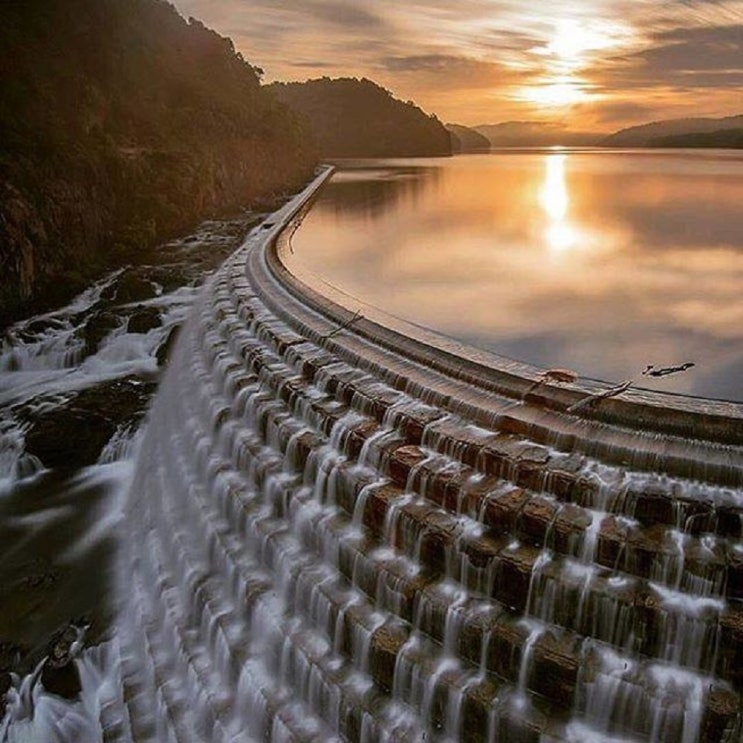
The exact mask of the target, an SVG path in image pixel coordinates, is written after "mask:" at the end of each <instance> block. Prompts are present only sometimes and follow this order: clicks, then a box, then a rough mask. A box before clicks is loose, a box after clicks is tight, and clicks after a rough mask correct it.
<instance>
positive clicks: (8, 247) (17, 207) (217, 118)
mask: <svg viewBox="0 0 743 743" xmlns="http://www.w3.org/2000/svg"><path fill="white" fill-rule="evenodd" d="M0 49H2V51H3V53H2V54H0V76H1V77H2V79H3V81H4V84H3V86H2V88H1V89H0V267H1V268H0V270H1V271H2V275H3V281H2V284H1V285H0V324H1V323H2V321H3V319H5V320H7V319H8V318H9V317H11V316H13V315H15V314H17V313H18V312H19V311H22V310H23V308H24V307H25V306H28V305H29V303H31V302H34V301H36V302H38V300H39V298H43V299H44V301H45V302H46V303H48V304H51V303H54V302H56V301H58V300H59V299H60V298H62V297H63V296H64V295H69V294H70V293H71V292H72V291H74V290H77V289H80V288H82V286H83V285H84V284H85V282H86V281H88V280H89V279H90V278H91V276H92V275H94V274H97V273H99V272H100V271H102V270H103V269H104V268H107V267H110V266H111V265H114V264H120V263H123V262H131V261H132V260H137V258H138V256H139V255H140V254H141V253H142V251H143V250H144V249H146V248H149V247H150V246H152V245H154V244H155V243H156V242H157V241H158V240H160V239H162V238H163V237H166V236H168V235H170V234H173V233H176V232H179V231H183V230H185V229H186V228H188V227H190V226H192V225H193V224H194V223H195V222H196V221H197V220H199V219H201V218H204V217H207V216H210V215H216V214H217V213H225V212H228V211H230V210H237V209H239V208H242V207H245V206H247V205H248V204H250V202H251V201H252V200H255V199H258V198H265V197H267V196H271V195H272V194H276V193H280V192H284V191H286V190H290V189H293V188H294V187H296V186H297V185H298V184H299V183H301V182H302V181H303V180H305V179H306V178H307V177H308V175H309V174H310V173H311V170H312V167H313V163H314V153H313V152H312V151H311V149H310V148H308V146H307V144H306V137H305V134H304V133H303V130H302V128H301V126H300V125H299V124H298V122H297V121H296V118H295V117H294V116H293V115H292V114H291V113H290V112H289V111H288V110H287V109H286V108H285V107H284V106H282V105H281V104H279V103H277V102H276V101H275V100H274V98H273V96H271V95H270V94H269V93H267V92H266V90H265V89H263V88H262V87H261V85H260V80H259V75H258V73H257V71H256V70H255V69H254V68H253V67H252V66H251V65H250V64H248V63H247V62H245V61H244V60H243V59H242V57H241V56H240V55H238V54H236V53H235V50H234V48H233V46H232V42H231V41H230V40H229V39H225V38H222V37H220V36H218V35H217V34H216V33H214V32H213V31H210V30H209V29H207V28H205V27H204V26H203V25H202V24H201V23H199V22H198V21H195V20H193V19H191V20H190V21H188V22H187V21H185V20H184V19H183V18H182V17H181V16H180V15H179V14H178V13H177V12H176V10H175V9H174V8H173V7H172V6H171V5H169V4H168V3H166V2H163V1H162V0H131V2H127V3H121V2H118V1H117V0H65V1H64V2H63V1H62V0H50V2H45V3H3V4H2V6H0ZM6 83H7V84H6Z"/></svg>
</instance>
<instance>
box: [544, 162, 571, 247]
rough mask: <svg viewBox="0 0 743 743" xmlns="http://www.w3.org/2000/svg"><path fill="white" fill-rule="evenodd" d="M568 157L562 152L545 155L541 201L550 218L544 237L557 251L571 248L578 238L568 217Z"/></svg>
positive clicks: (548, 218)
mask: <svg viewBox="0 0 743 743" xmlns="http://www.w3.org/2000/svg"><path fill="white" fill-rule="evenodd" d="M566 159H567V155H564V154H562V153H560V154H549V155H547V156H546V157H545V160H544V163H545V174H544V182H543V184H542V187H541V189H540V191H539V202H540V204H541V205H542V209H543V210H544V213H545V214H546V216H547V220H548V223H547V226H546V228H545V230H544V239H545V241H546V242H547V245H549V247H550V249H551V250H552V251H553V252H556V253H562V252H563V251H565V250H569V249H570V248H572V247H573V246H574V245H575V242H576V240H577V233H576V230H575V228H574V227H573V226H572V225H571V224H570V221H569V220H568V218H567V217H568V207H569V206H570V196H569V194H568V187H567V183H566V180H565V160H566Z"/></svg>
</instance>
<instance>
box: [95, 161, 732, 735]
mask: <svg viewBox="0 0 743 743" xmlns="http://www.w3.org/2000/svg"><path fill="white" fill-rule="evenodd" d="M325 177H326V176H325V175H323V176H321V177H320V178H319V179H318V181H317V182H315V183H314V184H313V185H312V186H311V187H309V188H308V189H307V190H306V191H305V192H304V193H303V194H301V195H300V196H299V197H298V198H297V199H295V200H294V201H293V202H291V203H290V204H288V205H287V206H286V207H285V208H284V209H283V210H282V211H281V212H280V213H278V214H277V215H275V218H274V219H273V221H272V224H271V225H269V227H268V228H267V229H266V230H265V231H264V232H263V234H257V235H255V236H254V237H253V238H252V239H251V240H249V241H248V242H247V243H246V245H245V246H244V247H243V248H242V249H241V250H239V251H238V252H237V253H235V254H234V255H233V256H232V257H231V258H230V259H228V260H227V261H226V263H225V264H224V265H223V266H222V268H221V269H220V270H219V271H218V272H217V273H216V274H215V275H214V276H213V277H212V278H211V280H210V281H209V283H208V284H207V285H206V287H205V288H204V290H203V291H202V292H201V294H200V299H199V301H198V303H197V305H196V307H195V309H194V312H193V313H192V316H191V318H190V320H189V321H188V323H187V324H186V326H185V328H184V330H183V332H182V333H181V336H180V339H179V341H178V344H177V347H176V351H175V354H174V356H173V359H172V362H171V364H170V366H169V369H168V371H167V373H166V376H165V379H164V381H163V383H162V385H161V389H160V391H159V393H158V395H157V398H156V401H155V404H154V406H153V409H152V411H151V415H150V420H149V424H148V427H147V431H146V436H145V438H144V441H143V442H142V445H141V449H140V454H139V459H138V462H137V464H136V468H135V475H134V480H133V485H132V488H131V492H130V501H129V504H128V508H127V517H126V538H125V540H124V542H125V547H124V549H123V554H122V559H121V585H120V592H121V597H122V609H121V616H120V619H119V626H118V635H117V643H118V646H119V648H120V676H121V683H122V687H121V689H120V693H119V694H116V695H113V696H114V697H115V698H116V700H118V701H117V702H116V704H117V705H118V706H116V705H114V706H116V710H115V713H114V710H113V707H112V708H111V710H110V717H111V718H112V719H115V720H116V721H117V722H116V725H115V726H113V727H112V728H111V730H112V731H113V732H111V733H110V735H109V737H107V738H106V740H130V739H131V740H134V741H178V742H179V743H187V742H188V741H194V742H195V741H210V742H212V741H213V742H214V743H219V742H220V741H238V740H239V741H244V740H271V741H317V742H318V743H319V742H320V741H331V740H343V741H359V742H361V743H372V741H387V740H393V741H394V740H397V741H403V740H405V741H416V740H417V741H423V740H426V741H429V740H440V741H447V740H466V741H473V742H475V743H477V742H482V743H498V742H504V743H505V742H508V743H511V742H513V743H521V742H524V743H526V742H527V741H528V742H529V743H532V741H534V742H536V741H542V743H553V742H554V743H557V742H558V741H575V742H576V743H578V742H580V741H592V740H606V741H609V740H617V741H619V740H621V741H655V742H656V743H691V742H692V741H704V742H705V743H712V742H713V741H714V742H715V743H717V742H718V741H726V742H727V743H735V742H736V741H738V740H740V735H741V733H742V732H743V727H742V725H743V723H742V719H741V718H742V715H741V699H740V691H741V683H743V676H741V668H742V665H741V658H743V606H741V600H742V599H743V549H741V544H740V540H741V537H742V536H743V520H742V519H741V515H742V514H743V489H742V487H743V449H741V442H740V438H741V437H740V435H739V431H740V429H735V428H734V427H735V426H740V425H741V413H740V410H738V409H737V408H735V407H734V406H731V407H730V408H729V409H727V408H726V412H725V413H724V414H725V415H727V416H729V417H730V419H731V421H732V423H730V426H733V430H738V434H737V439H735V436H733V437H732V439H733V440H730V441H726V440H714V439H715V436H716V435H717V434H715V436H712V437H711V438H710V439H709V440H707V439H705V435H704V432H705V430H706V429H705V425H706V424H705V422H704V421H703V420H702V419H701V418H700V419H699V422H698V425H699V435H698V436H696V437H694V438H693V439H690V440H685V439H684V438H683V437H681V436H679V435H678V434H677V433H674V432H673V431H671V432H668V431H667V430H664V429H663V428H662V425H666V424H662V425H661V424H660V423H659V424H658V425H659V426H661V428H660V431H661V432H660V433H659V432H658V430H655V428H654V419H652V417H647V416H646V419H645V422H644V423H643V426H644V428H646V429H647V431H645V430H639V429H637V428H632V427H630V426H628V425H626V424H624V423H622V421H621V420H620V418H621V410H619V409H618V408H616V409H615V412H614V414H613V416H609V417H608V418H607V419H606V420H602V419H601V417H600V415H598V414H594V413H591V415H586V416H585V417H580V416H579V415H578V414H574V413H569V412H567V408H568V407H569V406H570V405H571V404H572V403H574V402H575V399H579V397H578V396H580V394H586V393H585V392H581V390H580V389H578V388H575V389H571V390H564V389H557V391H556V392H555V395H556V396H557V397H556V398H555V399H554V400H553V399H551V398H550V392H549V390H548V389H547V390H546V389H545V386H542V387H540V388H539V390H538V394H533V395H532V396H531V397H530V396H529V395H526V396H524V392H525V391H526V390H528V389H529V388H530V387H532V385H533V382H534V376H535V375H534V374H532V378H528V375H527V378H526V379H521V380H520V379H519V378H518V375H516V376H514V375H513V374H508V373H507V374H502V373H500V372H499V371H498V370H497V369H495V370H488V369H485V370H483V368H482V367H473V366H472V364H470V363H469V362H466V361H465V360H462V359H456V358H453V357H452V356H451V354H447V353H446V352H445V351H441V350H436V349H432V348H431V347H425V348H424V347H422V346H421V344H420V343H418V342H417V341H416V340H415V339H409V338H405V337H402V336H398V335H394V334H391V331H389V330H386V329H384V328H382V329H380V328H379V327H378V326H376V325H375V324H374V323H372V322H371V321H369V320H367V319H363V318H362V319H361V320H360V321H354V322H353V323H351V322H349V318H351V319H352V317H353V316H352V315H351V313H350V312H347V313H346V312H345V311H344V310H341V309H340V308H337V307H335V306H332V305H330V304H329V303H328V302H327V301H323V300H322V298H319V297H318V296H317V295H316V294H314V293H313V291H312V290H311V289H309V288H307V287H304V286H302V285H300V284H299V282H298V280H297V279H296V277H292V276H291V275H289V274H288V273H287V272H286V270H285V269H283V268H282V264H281V262H280V260H279V257H278V256H277V254H276V253H275V252H274V251H273V241H274V239H275V238H276V237H277V236H278V235H279V234H280V232H281V230H282V229H283V227H284V226H285V225H286V224H287V223H289V221H290V220H291V219H292V218H293V217H294V215H295V213H296V211H297V209H298V208H300V207H301V206H302V205H303V204H304V203H305V202H306V201H307V200H308V199H309V198H310V196H311V195H312V193H314V191H315V190H316V189H317V188H318V187H319V185H320V184H321V182H322V180H323V179H324V178H325ZM344 313H345V314H344ZM507 371H509V370H507ZM510 371H512V370H510ZM561 394H566V395H569V396H570V395H572V398H571V399H567V398H560V397H559V395H561ZM616 404H617V401H613V402H611V405H616ZM628 404H629V403H628ZM617 410H618V411H619V412H616V411H617ZM582 412H583V413H585V410H584V411H582ZM707 412H708V414H709V415H711V416H713V415H716V414H717V415H722V414H721V413H716V412H715V410H713V409H712V408H710V409H709V410H708V411H707ZM662 416H663V411H661V412H660V413H658V414H657V418H658V419H660V418H662ZM736 416H737V417H736ZM670 419H673V420H672V421H671V423H668V425H669V426H671V425H676V424H675V423H673V421H674V420H675V418H674V416H673V415H669V420H670ZM679 425H680V424H679ZM718 428H719V427H718ZM715 430H718V429H715ZM720 430H729V427H728V428H727V429H726V428H725V427H724V426H722V428H720ZM723 438H724V437H723Z"/></svg>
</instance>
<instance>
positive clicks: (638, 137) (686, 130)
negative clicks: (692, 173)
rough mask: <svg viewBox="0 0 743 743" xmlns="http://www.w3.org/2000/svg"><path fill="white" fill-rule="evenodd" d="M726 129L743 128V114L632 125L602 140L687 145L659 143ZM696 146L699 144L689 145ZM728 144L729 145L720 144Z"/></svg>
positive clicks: (629, 144) (628, 144)
mask: <svg viewBox="0 0 743 743" xmlns="http://www.w3.org/2000/svg"><path fill="white" fill-rule="evenodd" d="M726 129H743V116H727V117H725V118H722V119H708V118H695V119H667V120H665V121H652V122H650V123H649V124H641V125H639V126H630V127H628V128H627V129H620V130H619V131H618V132H615V133H614V134H612V135H610V136H608V137H606V138H605V139H604V140H602V142H601V145H603V146H605V147H653V146H656V147H657V146H662V147H685V146H687V145H684V144H681V145H671V144H667V145H658V143H657V142H658V140H659V139H660V138H661V137H680V136H686V135H690V134H703V133H706V132H710V133H712V132H721V131H724V130H726ZM688 146H691V147H696V146H698V145H688ZM720 146H723V147H724V146H727V145H720Z"/></svg>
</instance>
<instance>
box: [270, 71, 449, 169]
mask: <svg viewBox="0 0 743 743" xmlns="http://www.w3.org/2000/svg"><path fill="white" fill-rule="evenodd" d="M270 89H271V90H272V91H273V92H275V94H276V96H277V97H278V98H279V100H281V101H283V102H284V103H286V104H287V105H289V106H290V107H291V108H293V109H294V110H295V111H296V112H297V113H298V114H300V115H302V116H303V117H304V118H305V120H306V121H307V122H308V123H309V125H310V127H311V129H312V133H313V135H314V138H315V141H316V142H317V146H318V148H319V150H320V153H321V154H322V155H323V156H324V157H407V156H428V155H450V154H451V141H450V137H449V132H448V131H447V130H446V128H445V127H444V125H443V124H442V123H441V122H440V121H439V120H438V119H437V118H436V117H435V116H429V115H427V114H426V113H424V112H423V111H421V109H420V108H418V106H416V105H415V104H414V103H413V102H412V101H408V102H403V101H400V100H398V99H396V98H394V97H393V96H392V93H390V92H389V91H388V90H385V89H384V88H382V87H380V86H379V85H377V84H376V83H374V82H372V81H371V80H367V79H366V78H364V79H361V80H357V79H355V78H339V79H335V80H331V79H330V78H327V77H323V78H320V79H318V80H308V81H307V82H305V83H274V84H273V85H271V86H270Z"/></svg>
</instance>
